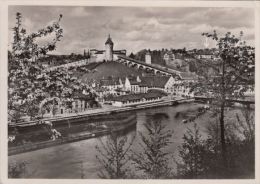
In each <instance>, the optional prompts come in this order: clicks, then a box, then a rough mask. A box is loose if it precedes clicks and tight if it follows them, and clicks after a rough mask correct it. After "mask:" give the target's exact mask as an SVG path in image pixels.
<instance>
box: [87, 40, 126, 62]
mask: <svg viewBox="0 0 260 184" xmlns="http://www.w3.org/2000/svg"><path fill="white" fill-rule="evenodd" d="M118 55H124V56H125V55H126V50H114V43H113V41H112V39H111V37H110V35H108V38H107V41H106V42H105V50H97V49H91V50H90V61H91V62H102V61H113V60H116V59H117V56H118Z"/></svg>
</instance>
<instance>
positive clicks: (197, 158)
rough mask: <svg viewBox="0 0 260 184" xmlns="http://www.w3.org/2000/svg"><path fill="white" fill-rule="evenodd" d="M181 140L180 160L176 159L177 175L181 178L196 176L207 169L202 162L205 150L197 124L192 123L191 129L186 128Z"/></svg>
mask: <svg viewBox="0 0 260 184" xmlns="http://www.w3.org/2000/svg"><path fill="white" fill-rule="evenodd" d="M183 140H184V142H183V144H182V146H181V147H180V150H179V157H180V158H181V161H176V163H177V170H178V174H177V175H178V176H179V177H180V176H181V177H183V178H196V177H198V176H200V175H201V174H203V173H205V172H206V171H207V170H208V168H207V167H205V166H206V165H205V163H204V161H205V159H206V158H205V157H206V156H207V154H206V151H207V150H206V147H205V146H204V141H203V140H202V136H201V135H200V133H199V128H198V127H197V124H194V127H193V129H189V128H188V130H187V132H186V133H185V134H184V136H183Z"/></svg>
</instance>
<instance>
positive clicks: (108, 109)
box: [11, 96, 195, 127]
mask: <svg viewBox="0 0 260 184" xmlns="http://www.w3.org/2000/svg"><path fill="white" fill-rule="evenodd" d="M194 100H195V99H194V98H183V97H170V96H168V97H167V98H164V99H162V100H161V101H157V102H150V103H143V104H142V103H140V104H133V105H129V106H126V107H115V106H112V105H104V106H103V107H102V108H99V109H90V110H87V111H84V112H79V113H70V114H58V115H56V116H54V117H45V118H44V119H42V121H51V122H59V121H79V120H83V119H84V118H85V117H89V116H101V115H109V114H112V113H118V112H126V111H134V110H139V109H146V108H153V107H161V106H169V105H175V104H179V103H187V102H193V101H194ZM38 123H39V121H25V122H20V123H16V124H15V125H14V126H19V127H26V126H33V125H36V124H38ZM11 126H12V124H11Z"/></svg>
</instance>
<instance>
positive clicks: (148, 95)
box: [109, 92, 165, 102]
mask: <svg viewBox="0 0 260 184" xmlns="http://www.w3.org/2000/svg"><path fill="white" fill-rule="evenodd" d="M163 96H165V95H164V94H162V93H159V92H150V93H138V94H129V95H121V96H116V97H111V99H109V100H111V101H120V102H126V101H133V100H140V99H143V98H145V99H151V98H158V97H160V98H161V97H163Z"/></svg>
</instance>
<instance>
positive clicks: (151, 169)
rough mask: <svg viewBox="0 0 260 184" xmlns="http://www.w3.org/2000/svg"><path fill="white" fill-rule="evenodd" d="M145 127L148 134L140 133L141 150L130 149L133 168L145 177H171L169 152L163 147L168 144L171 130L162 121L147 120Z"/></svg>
mask: <svg viewBox="0 0 260 184" xmlns="http://www.w3.org/2000/svg"><path fill="white" fill-rule="evenodd" d="M145 128H146V130H147V132H148V135H147V136H145V135H144V134H142V133H140V137H141V142H140V147H141V148H142V151H141V152H135V151H132V158H131V159H132V161H133V163H134V165H135V168H136V169H137V170H139V171H141V172H143V173H144V177H145V178H150V179H163V178H164V179H165V178H170V177H172V173H171V171H172V169H171V168H170V167H169V161H170V153H169V152H166V151H165V149H166V148H167V147H168V146H169V144H170V143H171V142H170V138H171V137H172V131H170V130H168V131H166V130H165V125H163V124H162V122H160V121H157V122H154V121H152V122H147V123H146V124H145Z"/></svg>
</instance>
